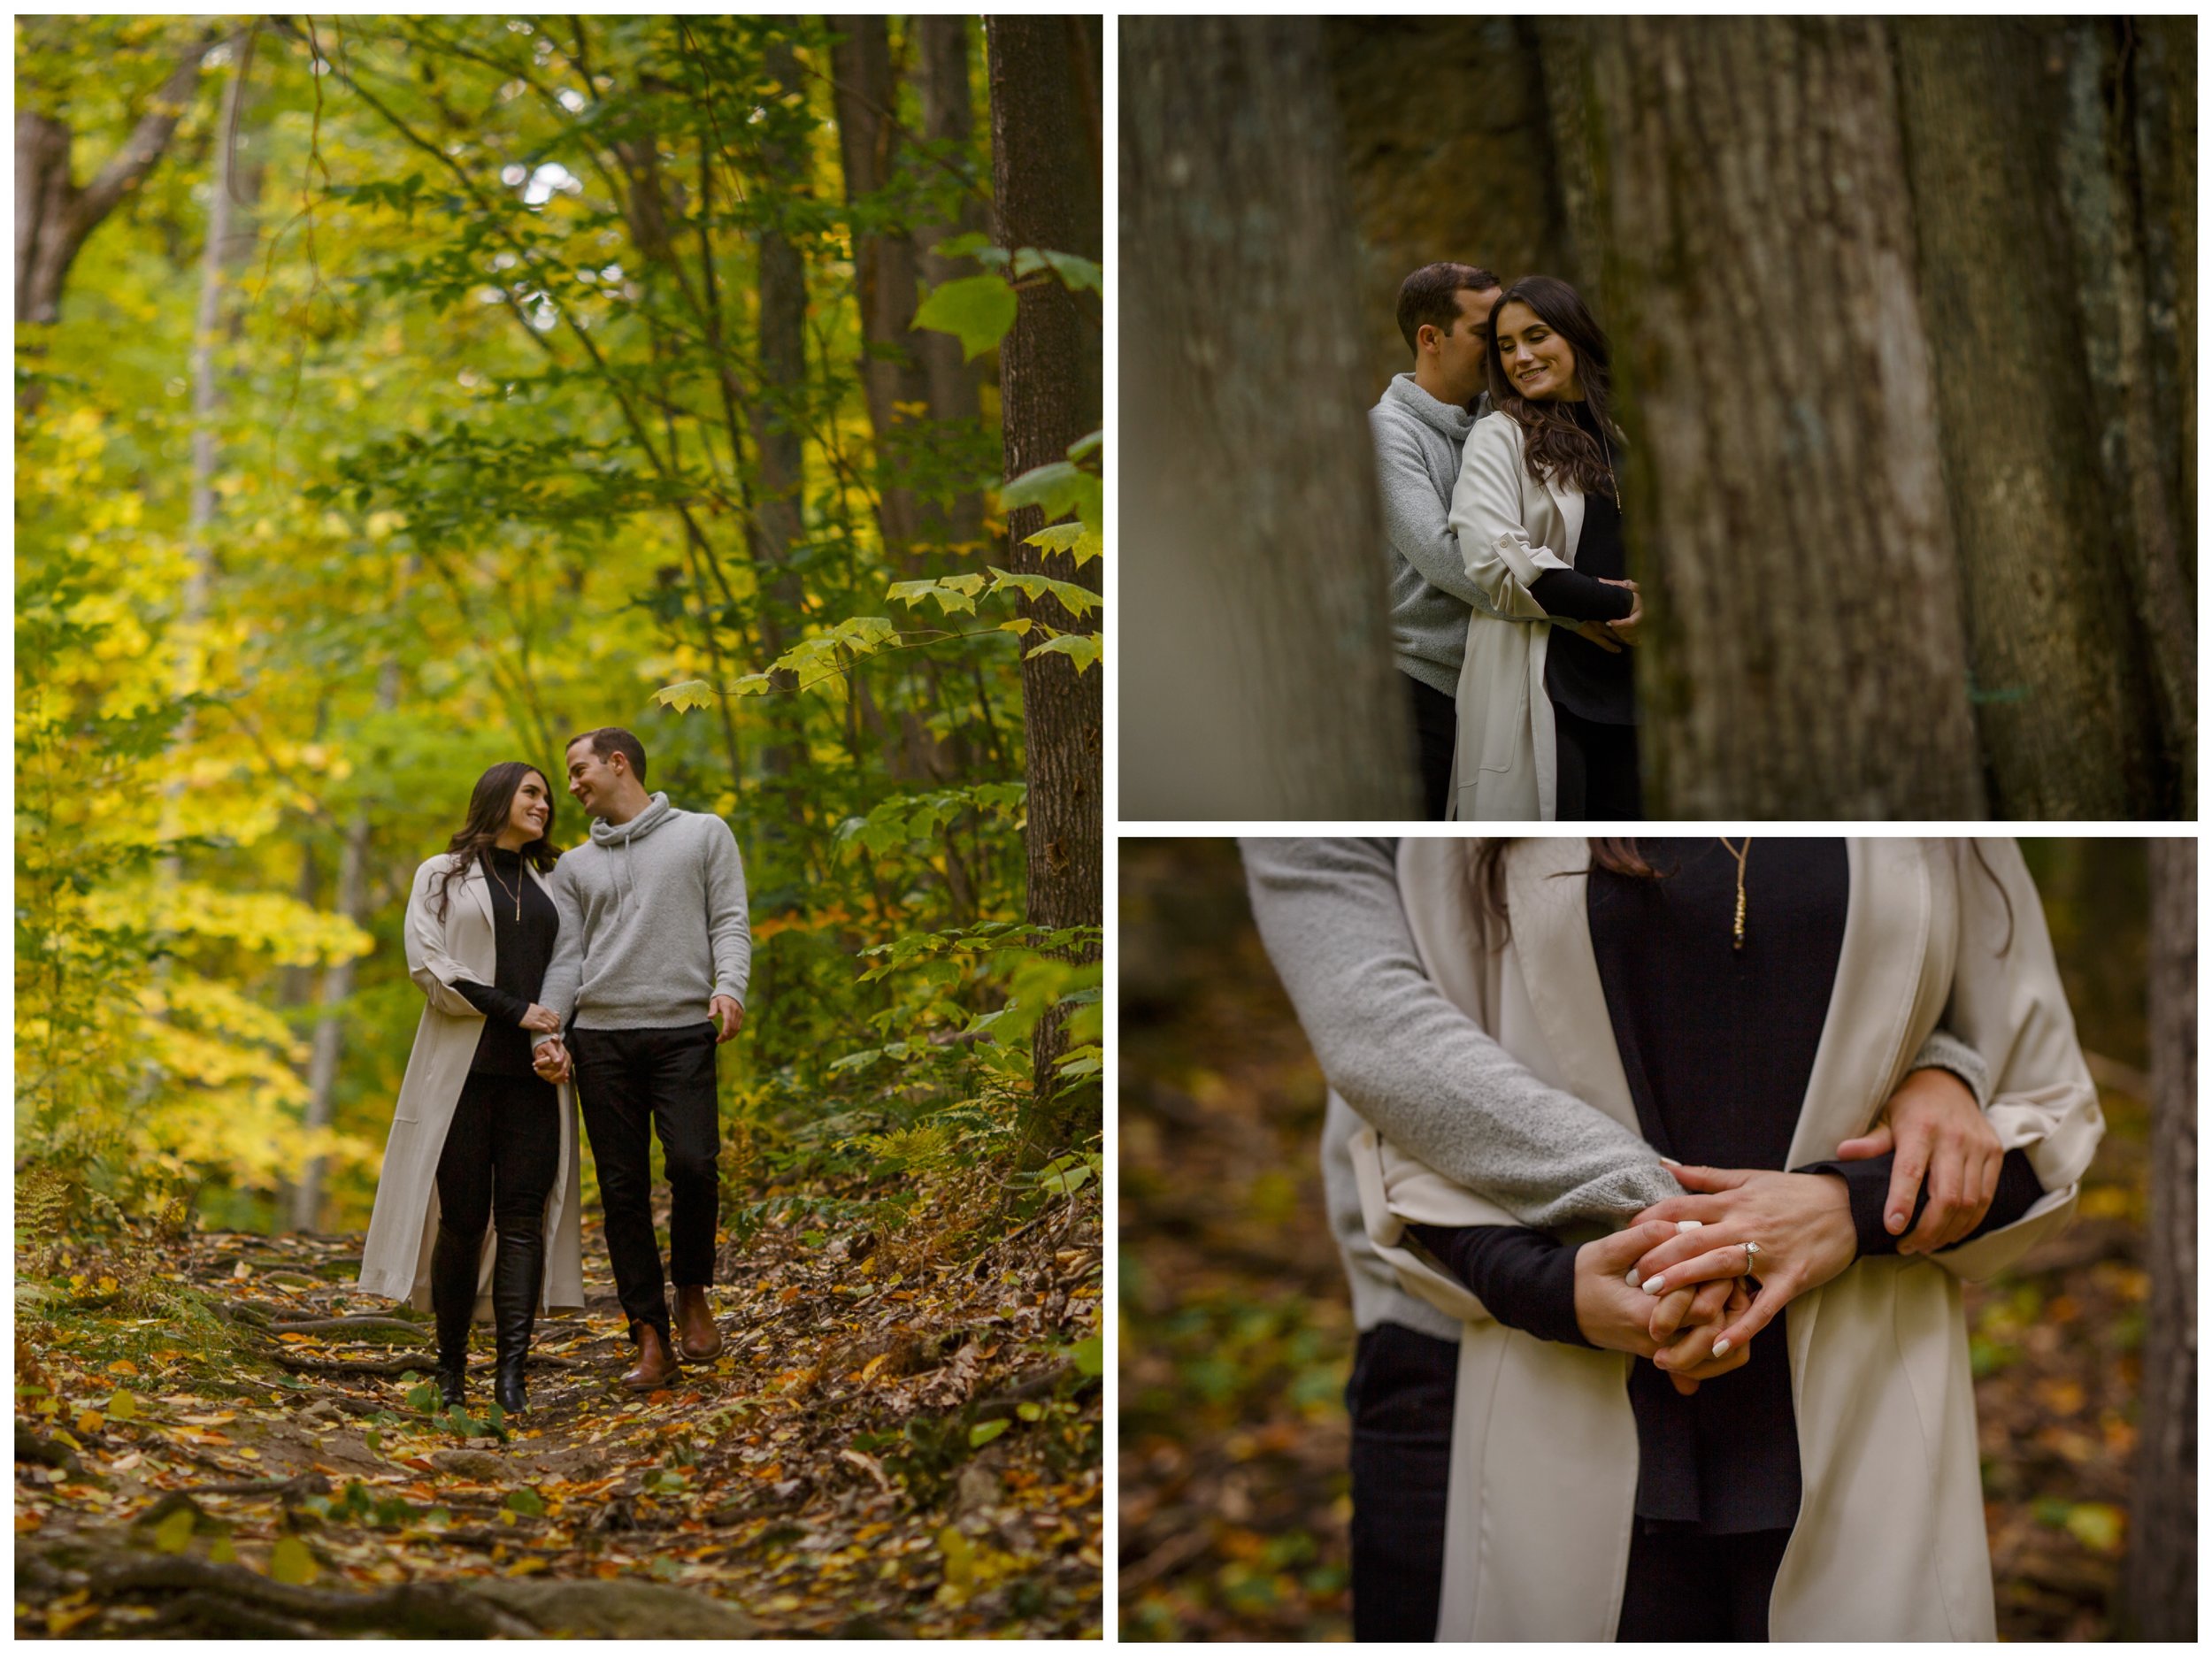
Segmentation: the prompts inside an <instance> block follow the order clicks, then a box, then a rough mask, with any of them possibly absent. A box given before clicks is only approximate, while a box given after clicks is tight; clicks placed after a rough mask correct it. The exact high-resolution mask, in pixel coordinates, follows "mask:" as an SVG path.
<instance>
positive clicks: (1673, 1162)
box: [1659, 1157, 1682, 1169]
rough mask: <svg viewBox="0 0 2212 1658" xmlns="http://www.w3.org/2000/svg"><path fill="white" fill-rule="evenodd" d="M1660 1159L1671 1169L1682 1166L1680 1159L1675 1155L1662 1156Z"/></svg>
mask: <svg viewBox="0 0 2212 1658" xmlns="http://www.w3.org/2000/svg"><path fill="white" fill-rule="evenodd" d="M1659 1161H1660V1162H1661V1163H1665V1164H1666V1165H1667V1167H1668V1168H1670V1169H1679V1168H1680V1167H1681V1166H1682V1164H1681V1163H1680V1161H1679V1160H1678V1159H1676V1158H1673V1157H1662V1158H1660V1159H1659Z"/></svg>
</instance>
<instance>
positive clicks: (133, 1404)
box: [108, 1387, 138, 1422]
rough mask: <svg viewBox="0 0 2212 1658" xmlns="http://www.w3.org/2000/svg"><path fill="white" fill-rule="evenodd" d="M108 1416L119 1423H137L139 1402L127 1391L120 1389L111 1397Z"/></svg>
mask: <svg viewBox="0 0 2212 1658" xmlns="http://www.w3.org/2000/svg"><path fill="white" fill-rule="evenodd" d="M108 1416H110V1417H111V1419H112V1420H114V1421H117V1422H135V1421H137V1420H138V1401H137V1400H135V1399H134V1398H132V1397H131V1395H130V1393H128V1392H127V1390H125V1389H123V1388H120V1387H119V1388H117V1389H116V1390H115V1392H114V1393H112V1394H111V1395H110V1396H109V1399H108Z"/></svg>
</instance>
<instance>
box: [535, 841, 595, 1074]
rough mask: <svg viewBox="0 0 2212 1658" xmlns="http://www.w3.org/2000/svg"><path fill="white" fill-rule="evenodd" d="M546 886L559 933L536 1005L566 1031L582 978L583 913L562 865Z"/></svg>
mask: <svg viewBox="0 0 2212 1658" xmlns="http://www.w3.org/2000/svg"><path fill="white" fill-rule="evenodd" d="M545 884H546V887H548V889H549V891H550V892H551V893H552V894H553V908H554V910H555V911H556V912H557V914H558V915H559V916H560V918H561V930H560V932H559V933H557V935H556V936H555V938H554V940H553V959H552V960H551V961H549V962H548V963H546V964H545V982H544V983H543V984H542V985H541V986H538V1004H539V1005H540V1006H541V1007H543V1008H546V1009H550V1010H551V1011H552V1012H553V1013H555V1014H557V1015H558V1016H559V1017H560V1021H561V1028H562V1029H563V1030H566V1029H567V1028H568V1022H569V1019H570V1018H571V1017H572V1016H573V1015H574V1014H575V1011H576V987H577V986H579V985H580V984H581V983H582V982H583V978H584V912H583V910H581V909H580V908H579V907H578V905H577V902H576V894H574V893H573V892H572V891H570V890H569V885H568V876H567V871H566V870H565V869H564V867H563V866H562V865H561V864H555V865H554V866H553V873H552V874H551V875H550V876H549V877H548V878H547V879H546V883H545ZM552 1040H555V1039H553V1038H552V1037H550V1036H540V1037H538V1038H536V1039H535V1040H534V1042H533V1043H532V1046H533V1047H535V1048H542V1047H544V1046H545V1044H546V1043H548V1042H550V1041H552Z"/></svg>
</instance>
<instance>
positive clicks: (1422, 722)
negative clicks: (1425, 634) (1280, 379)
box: [1398, 673, 1459, 822]
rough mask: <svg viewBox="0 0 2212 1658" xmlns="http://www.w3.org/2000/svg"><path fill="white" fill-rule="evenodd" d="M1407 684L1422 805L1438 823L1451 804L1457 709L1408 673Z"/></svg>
mask: <svg viewBox="0 0 2212 1658" xmlns="http://www.w3.org/2000/svg"><path fill="white" fill-rule="evenodd" d="M1398 677H1399V678H1400V679H1403V680H1404V681H1405V682H1406V694H1407V695H1408V696H1409V697H1410V698H1411V699H1412V707H1413V740H1414V741H1415V742H1416V743H1417V745H1419V749H1418V752H1419V755H1420V760H1421V802H1422V808H1423V810H1425V811H1426V813H1427V814H1428V816H1429V817H1431V818H1432V819H1434V820H1436V821H1438V822H1441V821H1442V820H1443V818H1444V816H1445V814H1446V813H1447V812H1448V810H1450V809H1451V803H1452V750H1453V748H1455V747H1457V746H1458V743H1459V710H1458V709H1457V707H1456V706H1455V704H1454V703H1453V702H1452V699H1451V698H1450V697H1448V696H1447V695H1444V693H1443V692H1441V691H1437V690H1432V689H1431V688H1430V687H1427V686H1425V685H1423V684H1422V683H1421V682H1420V680H1418V679H1415V678H1414V677H1413V676H1412V675H1411V674H1409V673H1401V674H1400V675H1399V676H1398Z"/></svg>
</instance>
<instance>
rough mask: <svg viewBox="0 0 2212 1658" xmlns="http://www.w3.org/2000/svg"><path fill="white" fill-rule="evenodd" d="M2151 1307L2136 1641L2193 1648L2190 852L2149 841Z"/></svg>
mask: <svg viewBox="0 0 2212 1658" xmlns="http://www.w3.org/2000/svg"><path fill="white" fill-rule="evenodd" d="M2150 856H2151V881H2150V888H2151V933H2150V1039H2151V1086H2152V1089H2153V1092H2154V1098H2153V1100H2152V1101H2151V1205H2150V1220H2149V1224H2148V1227H2147V1232H2148V1236H2147V1244H2148V1248H2147V1252H2146V1253H2147V1255H2148V1257H2149V1263H2150V1273H2151V1293H2150V1304H2149V1305H2148V1306H2147V1308H2145V1309H2144V1313H2145V1318H2144V1327H2143V1328H2144V1333H2143V1392H2142V1434H2141V1437H2140V1439H2139V1440H2138V1442H2137V1447H2136V1453H2135V1497H2134V1501H2133V1502H2132V1503H2131V1505H2130V1510H2129V1515H2128V1562H2127V1585H2126V1620H2125V1627H2126V1631H2127V1634H2128V1638H2129V1639H2134V1640H2159V1641H2193V1640H2195V1639H2196V1638H2197V843H2196V842H2195V841H2186V840H2179V839H2175V840H2161V841H2152V842H2151V848H2150Z"/></svg>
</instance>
